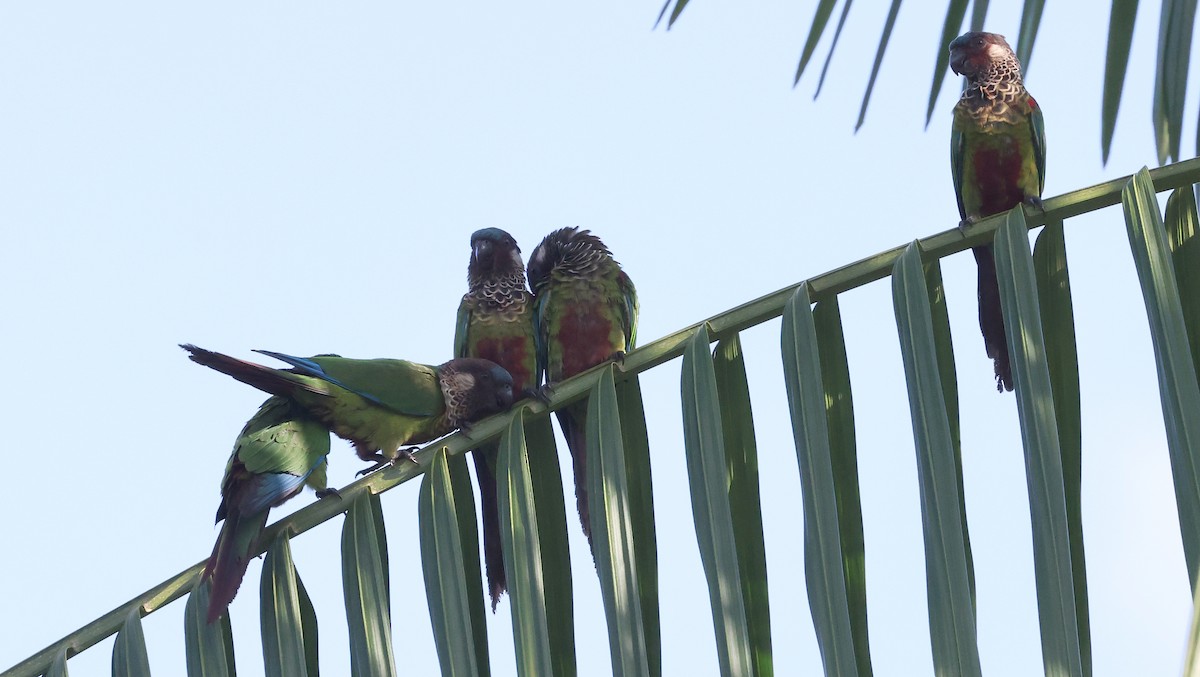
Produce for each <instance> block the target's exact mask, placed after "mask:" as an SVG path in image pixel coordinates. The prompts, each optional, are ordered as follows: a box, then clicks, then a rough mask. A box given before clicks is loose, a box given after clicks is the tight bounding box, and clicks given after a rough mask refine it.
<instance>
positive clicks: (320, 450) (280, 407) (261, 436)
mask: <svg viewBox="0 0 1200 677" xmlns="http://www.w3.org/2000/svg"><path fill="white" fill-rule="evenodd" d="M328 454H329V430H327V429H326V428H325V427H324V426H322V425H321V424H320V423H317V422H316V421H313V420H312V419H310V418H307V416H306V415H305V413H304V412H303V410H300V409H298V408H296V407H293V406H292V403H291V402H290V401H289V400H288V399H287V398H285V397H280V396H275V397H271V398H269V399H268V400H267V401H266V402H264V403H263V405H262V407H261V408H259V410H258V412H257V413H256V414H255V415H254V417H253V418H251V419H250V420H249V421H248V422H247V423H246V427H245V428H243V429H242V433H241V434H240V435H239V436H238V439H237V443H236V444H235V446H234V451H233V457H232V458H230V460H229V463H230V467H232V466H233V462H234V459H236V460H238V461H240V462H241V463H242V465H243V466H245V467H246V470H248V471H249V472H251V473H253V474H255V475H261V474H265V473H286V474H288V475H294V476H296V477H297V478H299V479H300V480H303V479H304V478H306V477H308V476H309V473H312V472H314V471H315V469H316V468H317V467H318V466H322V460H323V459H324V458H325V456H326V455H328ZM321 470H322V472H321V475H322V481H321V484H322V485H323V484H324V481H323V477H324V468H323V467H322V468H321Z"/></svg>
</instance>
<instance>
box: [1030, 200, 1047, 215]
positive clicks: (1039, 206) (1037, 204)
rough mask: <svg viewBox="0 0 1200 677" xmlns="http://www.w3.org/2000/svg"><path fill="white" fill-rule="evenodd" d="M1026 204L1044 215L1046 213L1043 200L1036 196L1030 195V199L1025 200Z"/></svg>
mask: <svg viewBox="0 0 1200 677" xmlns="http://www.w3.org/2000/svg"><path fill="white" fill-rule="evenodd" d="M1025 204H1027V205H1029V206H1030V207H1033V208H1034V209H1036V210H1038V211H1039V212H1042V213H1043V214H1045V213H1046V206H1045V205H1043V204H1042V198H1040V197H1038V196H1036V195H1030V196H1029V197H1027V198H1025Z"/></svg>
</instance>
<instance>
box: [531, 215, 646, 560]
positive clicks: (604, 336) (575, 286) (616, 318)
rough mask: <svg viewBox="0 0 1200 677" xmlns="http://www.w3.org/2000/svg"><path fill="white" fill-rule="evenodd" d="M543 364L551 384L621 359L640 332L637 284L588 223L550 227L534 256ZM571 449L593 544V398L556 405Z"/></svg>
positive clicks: (586, 530) (580, 502)
mask: <svg viewBox="0 0 1200 677" xmlns="http://www.w3.org/2000/svg"><path fill="white" fill-rule="evenodd" d="M528 273H529V286H530V288H531V289H532V290H533V294H534V321H535V323H536V330H535V332H536V333H535V336H536V338H537V349H538V371H539V373H544V374H545V377H546V384H547V385H553V384H554V383H556V382H558V381H561V380H563V379H566V378H570V377H572V376H574V375H576V374H578V373H580V372H583V371H586V370H587V369H590V368H591V367H594V366H596V365H598V364H600V363H602V362H605V361H607V360H612V359H619V358H621V357H623V356H624V354H625V353H626V352H628V351H629V350H632V349H633V347H634V342H635V341H636V339H637V317H638V300H637V291H636V290H635V289H634V286H633V282H632V281H630V279H629V276H628V275H626V274H625V272H624V271H622V270H621V266H620V265H619V264H617V262H616V261H614V260H613V257H612V254H611V253H610V252H609V250H608V247H606V246H604V243H603V242H601V241H600V238H598V237H596V236H595V235H592V233H591V232H589V231H587V230H580V229H578V228H562V229H559V230H556V231H554V232H553V233H550V234H549V235H547V236H546V237H545V239H543V240H542V243H541V244H539V245H538V246H537V249H534V250H533V254H532V255H531V256H530V257H529V267H528ZM555 413H556V415H557V416H558V423H559V427H560V428H562V432H563V437H565V438H566V440H567V446H568V447H569V448H570V450H571V460H572V466H573V468H574V472H575V500H576V506H577V507H578V509H579V519H580V521H581V522H582V523H583V533H584V534H585V535H586V536H587V538H588V545H589V546H590V545H591V543H592V530H591V523H590V522H589V513H588V499H587V433H586V431H587V401H586V400H584V401H581V402H576V403H574V404H571V405H569V406H567V407H565V408H563V409H559V410H558V411H557V412H555Z"/></svg>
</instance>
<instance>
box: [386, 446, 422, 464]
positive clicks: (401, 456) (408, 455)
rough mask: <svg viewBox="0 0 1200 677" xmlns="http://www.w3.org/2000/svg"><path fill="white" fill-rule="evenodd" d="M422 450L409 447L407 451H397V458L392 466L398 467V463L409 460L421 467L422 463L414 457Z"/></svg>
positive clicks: (393, 460)
mask: <svg viewBox="0 0 1200 677" xmlns="http://www.w3.org/2000/svg"><path fill="white" fill-rule="evenodd" d="M420 450H421V447H409V448H407V449H397V450H396V458H393V459H392V461H391V462H392V465H396V462H397V461H401V460H408V461H412V462H413V463H414V464H416V465H421V462H420V461H418V460H417V457H416V456H413V454H415V453H417V452H418V451H420Z"/></svg>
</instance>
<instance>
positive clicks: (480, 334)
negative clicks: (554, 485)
mask: <svg viewBox="0 0 1200 677" xmlns="http://www.w3.org/2000/svg"><path fill="white" fill-rule="evenodd" d="M454 356H455V357H478V358H483V359H485V360H491V361H492V362H495V363H496V364H498V365H500V366H501V367H503V368H504V369H506V370H507V371H508V373H509V374H511V375H512V380H513V392H514V393H516V394H517V397H520V396H521V395H523V394H529V393H530V392H531V391H532V390H533V388H535V387H536V386H537V382H536V376H537V373H536V370H537V348H536V346H535V343H534V338H533V295H532V294H530V293H529V289H528V288H527V287H526V286H525V264H524V263H523V262H522V261H521V249H520V247H518V246H517V241H516V240H514V239H513V237H512V236H511V235H509V234H508V233H506V232H504V231H503V230H500V229H499V228H484V229H482V230H478V231H476V232H475V233H474V234H472V235H471V260H470V262H469V263H468V264H467V293H466V294H465V295H464V296H463V298H462V302H461V303H459V305H458V323H457V328H456V330H455V332H454ZM498 453H499V443H498V442H492V443H489V444H486V445H484V446H482V447H479V448H478V449H475V450H474V451H472V452H471V456H472V458H473V459H474V461H475V478H476V480H477V481H478V482H479V502H480V512H481V513H482V515H483V559H484V564H485V566H486V569H487V578H488V592H489V594H490V595H491V600H492V611H495V610H496V604H497V603H498V602H499V601H500V595H502V594H503V593H504V591H505V590H507V589H508V582H507V578H506V577H505V573H504V557H503V552H502V551H501V549H500V507H499V505H498V504H497V497H496V460H497V455H498Z"/></svg>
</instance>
